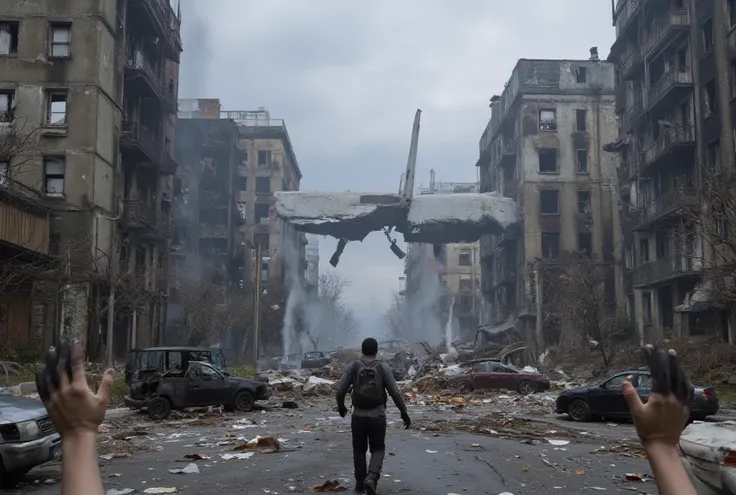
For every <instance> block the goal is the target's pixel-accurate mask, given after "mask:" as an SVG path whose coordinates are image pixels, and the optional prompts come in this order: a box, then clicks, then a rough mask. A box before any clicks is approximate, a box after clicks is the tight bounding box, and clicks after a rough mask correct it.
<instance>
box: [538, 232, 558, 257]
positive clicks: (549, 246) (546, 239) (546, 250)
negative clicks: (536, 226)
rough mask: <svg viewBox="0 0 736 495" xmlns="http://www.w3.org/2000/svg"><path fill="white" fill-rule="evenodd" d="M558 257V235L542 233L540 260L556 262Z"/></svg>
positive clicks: (556, 233) (555, 233)
mask: <svg viewBox="0 0 736 495" xmlns="http://www.w3.org/2000/svg"><path fill="white" fill-rule="evenodd" d="M559 257H560V233H559V232H543V233H542V258H544V259H546V260H556V259H558V258H559Z"/></svg>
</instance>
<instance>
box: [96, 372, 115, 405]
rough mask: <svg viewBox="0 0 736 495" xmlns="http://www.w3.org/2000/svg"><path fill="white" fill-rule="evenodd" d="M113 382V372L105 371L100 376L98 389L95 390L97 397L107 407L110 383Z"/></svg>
mask: <svg viewBox="0 0 736 495" xmlns="http://www.w3.org/2000/svg"><path fill="white" fill-rule="evenodd" d="M114 381H115V371H114V370H112V369H107V370H105V374H104V375H102V381H100V388H98V389H97V397H98V398H99V399H100V400H101V401H102V402H104V403H105V405H107V401H108V399H109V398H110V389H112V383H113V382H114Z"/></svg>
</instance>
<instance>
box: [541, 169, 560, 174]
mask: <svg viewBox="0 0 736 495" xmlns="http://www.w3.org/2000/svg"><path fill="white" fill-rule="evenodd" d="M538 173H539V174H542V175H560V172H559V170H558V171H557V172H542V171H541V170H540V171H539V172H538Z"/></svg>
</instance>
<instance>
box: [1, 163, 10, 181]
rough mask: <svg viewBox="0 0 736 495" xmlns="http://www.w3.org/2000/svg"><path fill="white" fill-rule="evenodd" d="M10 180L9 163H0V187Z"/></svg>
mask: <svg viewBox="0 0 736 495" xmlns="http://www.w3.org/2000/svg"><path fill="white" fill-rule="evenodd" d="M8 178H10V163H8V162H0V186H2V185H3V184H5V183H6V182H7V181H8Z"/></svg>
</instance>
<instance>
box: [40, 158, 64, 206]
mask: <svg viewBox="0 0 736 495" xmlns="http://www.w3.org/2000/svg"><path fill="white" fill-rule="evenodd" d="M65 169H66V164H65V162H64V158H61V157H54V158H44V160H43V182H44V190H43V192H44V194H45V195H46V196H49V197H57V198H58V197H61V196H64V173H65Z"/></svg>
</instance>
